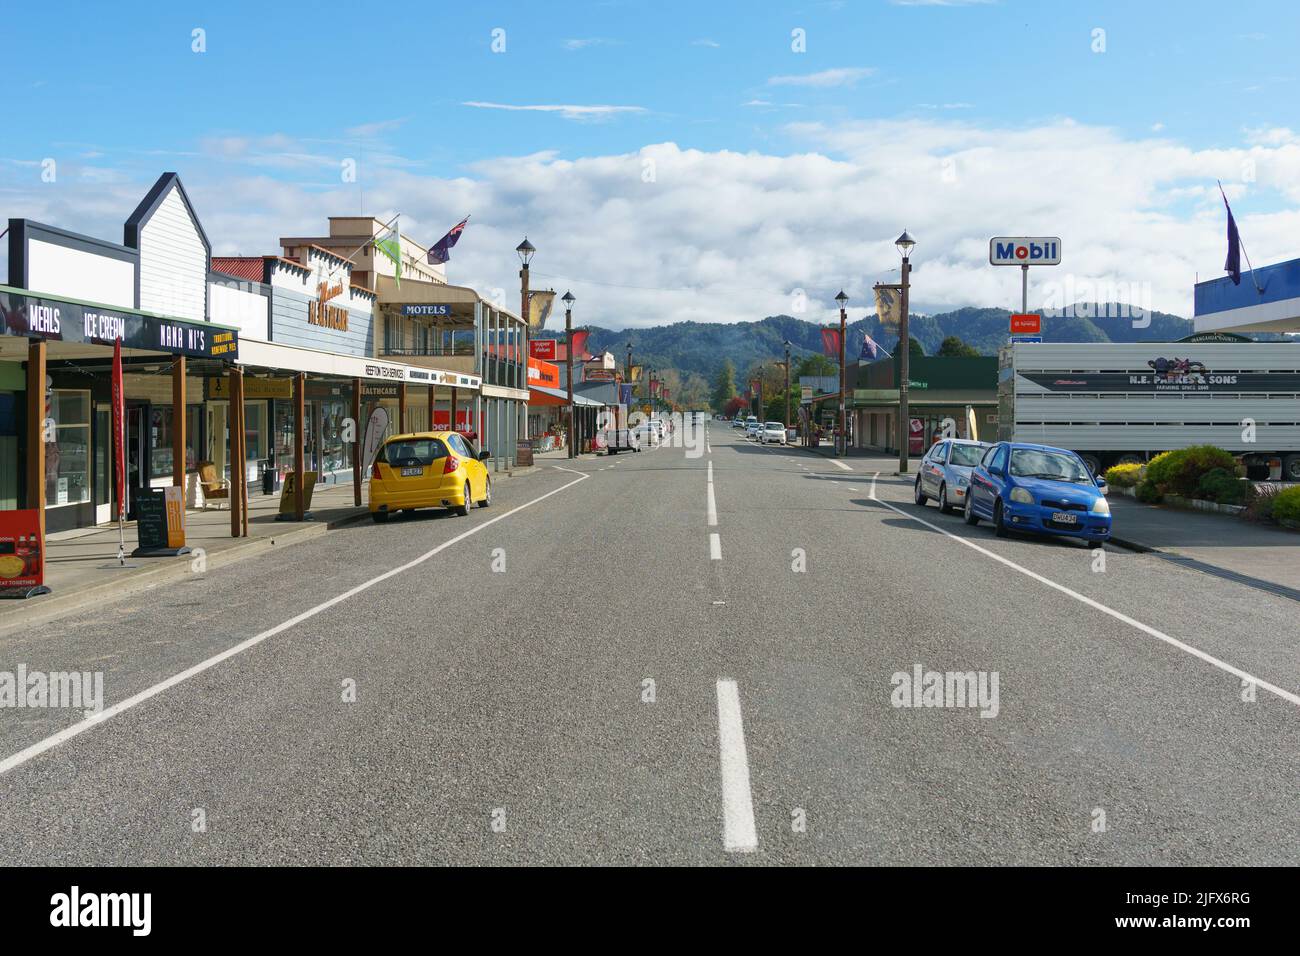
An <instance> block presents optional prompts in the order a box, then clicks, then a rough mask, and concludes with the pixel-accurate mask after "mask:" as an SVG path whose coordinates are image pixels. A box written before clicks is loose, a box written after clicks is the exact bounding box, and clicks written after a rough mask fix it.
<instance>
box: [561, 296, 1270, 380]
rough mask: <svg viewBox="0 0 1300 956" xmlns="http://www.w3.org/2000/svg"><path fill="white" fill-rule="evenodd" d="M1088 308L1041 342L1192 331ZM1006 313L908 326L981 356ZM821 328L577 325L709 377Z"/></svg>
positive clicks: (970, 313)
mask: <svg viewBox="0 0 1300 956" xmlns="http://www.w3.org/2000/svg"><path fill="white" fill-rule="evenodd" d="M1074 311H1076V312H1077V311H1081V310H1079V309H1076V310H1074ZM1094 311H1095V313H1097V314H1096V315H1094V317H1091V318H1087V317H1082V316H1079V315H1075V316H1051V315H1044V317H1043V341H1044V342H1173V341H1177V340H1178V339H1181V338H1184V337H1186V336H1188V335H1191V334H1192V331H1193V329H1192V321H1191V320H1190V319H1184V318H1181V317H1180V316H1177V315H1171V314H1169V313H1167V312H1155V311H1152V312H1149V313H1147V315H1146V316H1145V317H1144V318H1142V319H1139V320H1134V319H1132V318H1116V317H1115V316H1116V315H1119V314H1122V313H1121V312H1120V310H1119V309H1118V308H1117V307H1114V306H1112V307H1110V309H1109V310H1107V309H1106V307H1104V306H1103V307H1101V308H1100V309H1096V310H1094ZM1010 314H1011V313H1010V312H1009V311H1008V310H1006V309H985V308H975V307H972V306H968V307H965V308H960V309H956V310H955V311H952V312H941V313H938V314H935V315H917V314H913V315H912V318H911V329H910V331H911V335H912V337H913V338H915V339H916V340H917V341H918V342H920V344H921V347H922V348H923V349H924V350H925V353H926V354H927V355H932V354H934V352H935V351H937V350H938V348H939V344H940V343H941V342H942V341H943V340H944V339H945V338H946V337H948V336H950V335H955V336H957V337H958V338H960V339H961V340H962V341H963V342H966V343H967V344H968V345H971V346H974V347H975V348H976V349H978V350H979V351H980V353H982V354H984V355H996V354H997V350H998V348H999V346H1001V345H1003V344H1004V343H1005V342H1006V340H1007V334H1008V332H1007V330H1008V328H1009V323H1010V319H1009V316H1010ZM826 327H827V326H826V325H825V324H819V323H816V322H809V321H808V320H807V319H801V318H797V317H795V316H791V315H770V316H768V317H767V318H765V319H761V320H759V321H757V322H736V323H732V324H721V323H704V322H674V323H672V324H670V325H659V326H650V327H647V328H637V329H624V330H617V329H608V328H604V327H601V326H597V325H590V326H584V328H587V329H589V330H590V333H591V336H590V338H589V339H588V341H587V347H588V348H589V349H590V350H591V351H593V352H600V351H609V352H612V353H614V356H615V357H616V358H617V359H618V361H619V363H620V364H622V363H623V361H625V359H626V356H627V348H628V343H629V342H630V343H631V345H632V359H633V361H634V362H636V363H637V364H638V365H647V366H651V367H654V368H660V369H666V368H673V369H677V370H678V371H680V372H683V373H690V372H694V373H697V374H699V375H703V376H705V377H706V378H708V379H710V380H712V378H713V377H714V375H715V374H716V373H717V371H718V369H719V368H720V367H721V365H722V362H723V360H724V359H731V362H732V364H733V365H734V366H735V368H736V369H737V371H738V372H744V370H745V369H747V368H749V367H750V366H751V365H752V364H754V363H755V362H759V361H769V360H771V359H780V358H784V355H785V346H784V343H785V342H786V341H787V340H789V342H790V354H791V356H792V357H793V358H794V359H795V360H796V361H797V360H798V359H801V358H803V357H805V356H807V355H811V354H818V353H820V352H821V350H822V338H821V329H823V328H826ZM535 335H536V336H537V337H543V338H561V337H563V335H564V333H563V332H562V331H560V332H553V331H550V330H546V331H543V332H541V333H535ZM866 335H870V336H871V338H872V339H873V340H874V341H875V342H876V344H877V345H879V346H880V347H882V348H884V349H885V350H886V351H890V352H892V351H893V349H894V346H895V345H896V344H897V343H898V336H897V335H896V334H895V333H886V332H884V331H883V330H882V329H881V326H880V321H879V319H878V318H877V317H876V316H875V315H874V314H871V315H867V316H863V317H861V318H858V319H854V320H853V321H851V322H849V323H848V342H847V345H846V349H847V354H848V356H849V357H850V359H856V358H857V357H858V355H859V354H861V351H862V343H863V337H864V336H866ZM1256 338H1258V339H1260V340H1272V339H1279V338H1281V337H1280V336H1275V335H1270V336H1263V335H1261V336H1256Z"/></svg>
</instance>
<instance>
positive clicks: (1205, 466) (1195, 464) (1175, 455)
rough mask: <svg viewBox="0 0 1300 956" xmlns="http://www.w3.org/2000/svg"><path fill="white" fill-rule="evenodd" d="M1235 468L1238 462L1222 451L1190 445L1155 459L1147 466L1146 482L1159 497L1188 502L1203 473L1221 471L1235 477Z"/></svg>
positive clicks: (1205, 446) (1207, 446) (1212, 447)
mask: <svg viewBox="0 0 1300 956" xmlns="http://www.w3.org/2000/svg"><path fill="white" fill-rule="evenodd" d="M1236 468H1237V460H1236V459H1235V458H1233V457H1232V455H1231V454H1230V453H1228V452H1226V451H1224V450H1223V449H1222V448H1215V447H1214V446H1213V445H1193V446H1192V447H1190V448H1180V449H1178V450H1177V451H1167V452H1164V453H1163V454H1160V455H1156V457H1154V458H1152V459H1151V460H1150V461H1149V462H1147V470H1146V480H1147V481H1150V482H1153V483H1154V484H1155V486H1156V487H1157V488H1159V489H1160V493H1161V494H1165V495H1181V496H1183V497H1185V498H1190V497H1192V496H1193V495H1195V494H1196V489H1197V485H1199V484H1200V481H1201V477H1202V476H1203V475H1204V474H1205V473H1206V472H1209V471H1214V470H1215V469H1223V470H1224V471H1226V472H1228V473H1229V474H1234V473H1235V472H1236Z"/></svg>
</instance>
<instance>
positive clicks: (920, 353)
mask: <svg viewBox="0 0 1300 956" xmlns="http://www.w3.org/2000/svg"><path fill="white" fill-rule="evenodd" d="M907 354H908V356H909V357H911V358H925V349H923V348H921V343H920V342H918V341H917V340H916V339H915V338H914V337H913V336H911V335H909V336H908V337H907Z"/></svg>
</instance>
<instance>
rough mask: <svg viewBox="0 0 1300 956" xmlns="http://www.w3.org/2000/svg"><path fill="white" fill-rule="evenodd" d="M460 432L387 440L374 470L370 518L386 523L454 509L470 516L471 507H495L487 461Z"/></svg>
mask: <svg viewBox="0 0 1300 956" xmlns="http://www.w3.org/2000/svg"><path fill="white" fill-rule="evenodd" d="M490 457H492V456H491V453H490V452H488V451H478V450H476V449H475V447H474V446H473V445H472V444H471V443H470V442H469V440H468V439H466V438H465V437H464V436H462V435H460V434H459V433H457V432H447V431H439V432H413V433H411V434H409V435H394V436H393V437H392V438H389V439H388V440H387V441H386V442H384V444H383V446H382V447H381V448H380V449H379V453H378V454H377V455H375V463H374V464H373V465H372V466H371V468H370V495H369V497H370V517H371V518H373V519H374V520H375V522H376V523H383V522H385V521H387V520H388V516H389V515H391V514H392V513H393V512H395V511H414V510H415V509H416V508H450V509H451V510H452V511H454V512H455V513H456V514H458V515H467V514H469V509H470V507H471V505H473V504H475V503H477V504H478V506H479V507H480V508H486V507H487V506H488V505H490V504H491V503H492V479H491V478H490V477H489V476H488V471H487V466H486V465H484V464H483V462H484V460H485V459H488V458H490Z"/></svg>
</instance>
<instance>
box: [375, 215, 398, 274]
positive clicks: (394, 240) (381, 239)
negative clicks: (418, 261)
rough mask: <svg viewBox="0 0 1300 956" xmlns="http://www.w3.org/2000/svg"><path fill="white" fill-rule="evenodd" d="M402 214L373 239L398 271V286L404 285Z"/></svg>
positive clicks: (395, 217)
mask: <svg viewBox="0 0 1300 956" xmlns="http://www.w3.org/2000/svg"><path fill="white" fill-rule="evenodd" d="M400 220H401V216H394V217H393V221H392V223H390V224H389V225H388V226H386V227H384V231H383V232H381V233H380V234H379V235H377V236H375V238H374V239H372V240H371V242H372V243H373V245H374V247H375V248H376V249H378V250H379V251H380V252H382V253H383V254H384V255H385V256H387V257H388V259H389V261H391V262H392V263H393V268H394V269H395V270H396V273H397V287H398V288H399V289H400V288H401V287H402V228H401V225H400Z"/></svg>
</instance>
